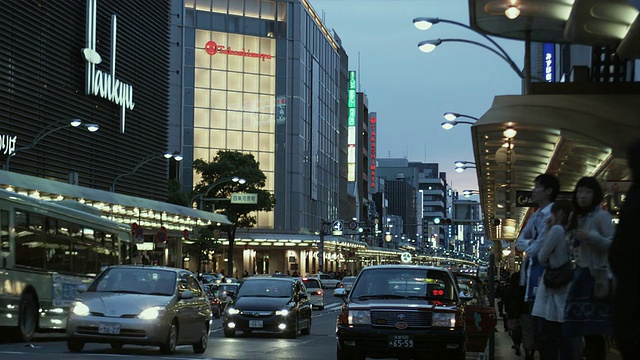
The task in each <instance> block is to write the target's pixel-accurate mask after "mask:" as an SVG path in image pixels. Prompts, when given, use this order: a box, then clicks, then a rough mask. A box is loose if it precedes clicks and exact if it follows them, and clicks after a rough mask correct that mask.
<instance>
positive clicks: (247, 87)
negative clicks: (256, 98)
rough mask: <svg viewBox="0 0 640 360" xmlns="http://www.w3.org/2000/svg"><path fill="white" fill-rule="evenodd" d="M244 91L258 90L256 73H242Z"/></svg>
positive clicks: (255, 91) (253, 91) (254, 91)
mask: <svg viewBox="0 0 640 360" xmlns="http://www.w3.org/2000/svg"><path fill="white" fill-rule="evenodd" d="M244 91H245V92H252V93H257V92H258V75H253V74H246V73H245V74H244Z"/></svg>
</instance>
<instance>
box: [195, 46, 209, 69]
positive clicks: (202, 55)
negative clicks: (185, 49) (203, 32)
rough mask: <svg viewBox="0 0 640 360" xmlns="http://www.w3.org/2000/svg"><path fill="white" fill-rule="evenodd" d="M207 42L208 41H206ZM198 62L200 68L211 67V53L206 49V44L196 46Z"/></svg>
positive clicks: (197, 65)
mask: <svg viewBox="0 0 640 360" xmlns="http://www.w3.org/2000/svg"><path fill="white" fill-rule="evenodd" d="M205 43H206V42H205ZM195 52H196V62H195V65H196V67H198V68H203V69H209V68H211V60H212V59H211V55H209V54H207V52H206V51H204V45H202V47H200V48H196V51H195Z"/></svg>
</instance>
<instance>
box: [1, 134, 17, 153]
mask: <svg viewBox="0 0 640 360" xmlns="http://www.w3.org/2000/svg"><path fill="white" fill-rule="evenodd" d="M17 140H18V137H17V136H10V135H0V152H2V153H4V154H13V153H14V152H16V141H17Z"/></svg>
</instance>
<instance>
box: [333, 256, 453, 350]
mask: <svg viewBox="0 0 640 360" xmlns="http://www.w3.org/2000/svg"><path fill="white" fill-rule="evenodd" d="M456 290H457V287H456V283H455V280H454V278H453V276H452V275H451V273H450V272H449V271H448V270H447V269H444V268H439V267H431V266H417V265H379V266H370V267H366V268H364V269H363V270H362V271H361V272H360V274H359V275H358V278H357V279H356V281H355V283H354V284H353V287H352V288H351V290H350V291H349V290H346V289H336V292H335V295H336V296H338V297H342V298H343V299H344V301H345V306H343V307H342V310H341V312H340V314H339V316H338V321H337V327H336V338H337V359H339V360H340V359H349V360H351V359H364V358H365V357H371V358H388V357H394V358H395V357H401V358H403V357H407V358H416V357H422V356H432V357H433V358H443V359H445V358H446V359H450V360H459V359H460V360H462V359H464V358H465V354H466V327H465V321H464V306H463V303H462V301H461V299H460V298H459V294H458V293H457V291H456Z"/></svg>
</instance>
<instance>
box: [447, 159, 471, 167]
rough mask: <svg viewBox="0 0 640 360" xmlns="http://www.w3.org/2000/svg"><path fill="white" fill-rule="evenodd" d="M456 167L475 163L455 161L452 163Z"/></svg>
mask: <svg viewBox="0 0 640 360" xmlns="http://www.w3.org/2000/svg"><path fill="white" fill-rule="evenodd" d="M453 164H454V165H455V166H456V167H463V166H465V165H475V164H476V163H474V162H473V161H460V160H458V161H456V162H454V163H453Z"/></svg>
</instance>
